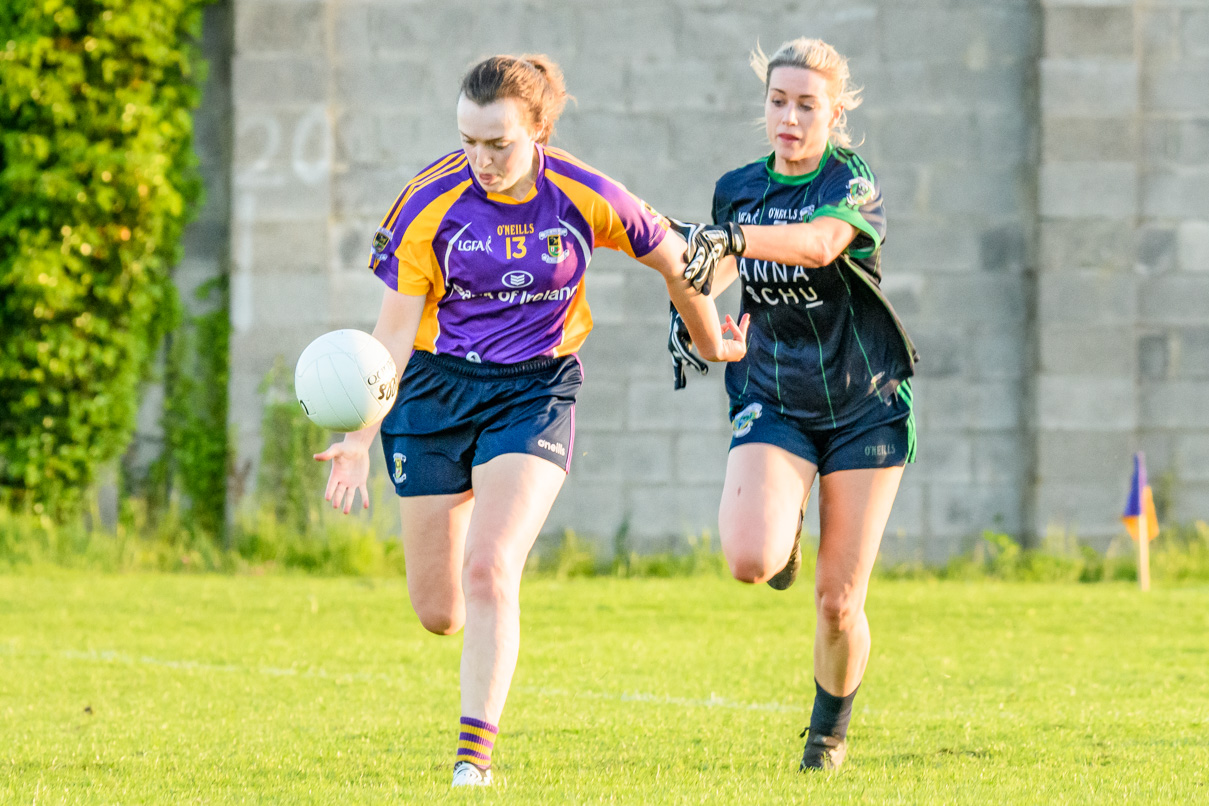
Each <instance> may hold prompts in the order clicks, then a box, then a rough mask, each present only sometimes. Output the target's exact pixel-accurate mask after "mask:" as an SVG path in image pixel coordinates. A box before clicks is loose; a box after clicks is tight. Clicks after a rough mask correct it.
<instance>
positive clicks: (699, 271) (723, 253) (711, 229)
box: [675, 221, 747, 294]
mask: <svg viewBox="0 0 1209 806" xmlns="http://www.w3.org/2000/svg"><path fill="white" fill-rule="evenodd" d="M675 223H676V224H677V225H678V226H677V230H678V231H679V232H680V233H681V234H682V235H684V240H686V241H688V250H687V251H686V252H685V254H684V259H685V261H686V262H687V263H688V265H687V266H686V267H685V269H684V279H686V280H688V281H689V282H690V283H692V285H693V287H694V288H696V289H697V290H698V291H700V292H701V293H702V294H708V293H709V290H710V288H711V287H712V286H713V284H714V269H716V268H717V267H718V261H720V260H721V259H722V258H724V257H727V256H728V255H741V254H743V252H744V251H745V250H746V249H747V239H746V238H744V237H743V230H742V229H740V228H739V225H738V224H736V223H735V222H733V221H727V222H726V223H725V224H684V223H682V222H675ZM683 227H687V228H688V232H687V234H686V233H685V231H684V229H682V228H683Z"/></svg>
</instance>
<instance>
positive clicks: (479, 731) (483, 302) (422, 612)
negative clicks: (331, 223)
mask: <svg viewBox="0 0 1209 806" xmlns="http://www.w3.org/2000/svg"><path fill="white" fill-rule="evenodd" d="M566 98H567V93H566V90H565V88H564V85H563V79H562V74H561V72H560V71H559V69H558V67H557V65H555V64H554V63H553V62H552V61H550V60H549V59H548V58H546V57H545V56H521V57H519V58H515V57H511V56H494V57H492V58H489V59H486V60H485V61H483V62H481V63H479V64H477V65H475V66H474V67H473V68H471V70H470V71H469V72H468V73H467V74H466V76H465V77H464V78H463V80H462V86H461V93H460V96H459V98H458V104H457V125H458V129H459V131H460V132H461V139H462V149H461V150H460V151H455V152H453V153H451V154H447V155H446V156H444V157H441V158H440V159H439V160H437V161H436V162H434V163H432V165H430V166H429V167H428V168H426V169H424V170H423V171H422V172H420V174H419V175H418V176H416V178H415V179H413V180H412V181H411V182H410V183H409V184H408V185H407V186H406V187H405V188H404V189H403V192H402V193H401V194H400V195H399V197H398V199H397V200H396V201H395V203H394V205H393V207H392V208H391V210H390V212H389V213H388V214H387V215H386V218H385V219H383V221H382V225H381V227H380V228H379V229H378V231H377V233H376V234H375V236H374V243H373V255H372V257H371V259H370V266H371V268H372V269H373V271H374V273H375V274H376V275H377V276H378V277H379V278H381V279H382V281H383V282H384V283H385V284H386V291H385V294H384V296H383V300H382V308H381V311H380V313H379V315H378V323H377V326H376V327H375V328H374V335H375V336H376V337H377V338H378V339H379V340H380V341H382V342H383V343H384V344H385V345H386V346H387V347H388V348H389V349H390V352H391V354H392V355H393V356H394V358H395V362H396V364H397V366H398V367H399V370H400V376H401V378H400V380H399V396H398V400H397V401H396V403H395V406H394V408H393V409H392V410H391V412H390V413H389V414H388V415H387V416H386V418H385V420H384V421H383V422H382V423H381V431H382V447H383V450H384V451H385V455H386V463H387V468H388V470H389V473H390V475H391V479H392V480H393V481H394V484H395V490H396V492H397V493H398V495H399V497H400V507H401V513H402V521H403V524H404V528H403V544H404V553H405V556H406V561H407V588H408V592H409V593H410V596H411V603H412V607H413V608H414V609H415V611H416V614H417V615H418V616H419V618H420V621H421V623H422V624H423V625H424V627H425V628H426V629H428V630H430V631H431V632H434V633H438V634H442V635H448V634H451V633H455V632H457V631H458V630H459V629H462V628H463V627H464V628H465V636H464V644H463V649H462V664H461V698H462V718H461V728H460V735H459V742H458V750H457V757H456V759H455V765H454V773H453V784H454V786H462V785H489V784H490V783H491V751H492V746H493V744H494V740H495V737H496V734H497V731H498V728H497V726H498V724H499V720H500V714H501V713H502V712H503V709H504V700H505V698H506V697H507V694H508V687H509V684H510V683H511V680H512V674H513V671H514V669H515V668H516V660H517V651H518V648H519V645H520V611H519V605H518V596H519V589H520V579H521V570H522V569H523V568H524V565H525V559H526V557H527V556H528V554H529V551H530V549H531V548H532V546H533V543H534V540H535V539H536V538H537V534H538V531H539V530H540V529H541V526H542V524H543V523H544V521H545V519H546V516H547V514H548V513H549V511H550V507H551V505H552V504H553V502H554V498H555V496H556V495H557V494H558V491H559V488H560V487H561V486H562V483H563V480H564V478H565V477H566V473H567V470H568V468H569V466H570V463H571V457H572V449H573V442H574V437H575V395H576V392H577V391H578V389H579V386H580V382H581V379H582V375H581V367H580V363H579V359H578V358H577V357H576V352H577V351H578V350H579V348H580V345H582V344H583V342H584V339H585V337H586V336H587V335H588V331H589V330H591V328H592V317H591V314H590V312H589V310H588V305H587V301H586V299H585V296H584V295H585V288H584V270H585V269H586V268H587V266H588V262H589V261H590V260H591V258H592V253H593V251H594V250H595V249H597V248H599V247H602V246H603V247H607V248H609V249H615V250H618V251H621V252H624V253H625V254H627V255H630V256H631V257H633V258H635V259H637V260H638V261H640V262H641V263H644V264H645V265H647V266H650V267H651V268H653V269H655V270H656V271H658V272H659V273H660V274H662V275H663V277H664V279H665V281H666V285H667V289H668V293H669V295H670V296H671V298H672V299H673V300H674V301H675V303H676V305H677V306H678V307H679V309H680V311H682V312H683V313H684V314H685V319H686V320H687V324H688V327H689V329H690V330H691V331H692V337H693V338H694V339H700V340H701V341H700V342H699V344H701V345H703V346H704V348H705V350H704V352H705V353H707V357H710V358H712V359H714V360H721V361H733V360H736V359H738V358H741V357H742V356H743V353H744V349H745V348H744V337H745V328H746V323H745V322H741V323H740V324H735V323H734V322H733V321H732V320H730V319H729V318H728V319H727V320H726V322H725V323H724V324H723V325H720V324H719V322H718V314H717V310H716V309H715V307H714V304H713V302H712V300H711V299H710V298H709V297H708V296H704V295H702V294H698V293H696V292H695V291H694V290H693V289H692V288H691V286H690V285H689V284H688V283H687V282H686V281H685V279H684V268H685V263H684V254H685V247H686V244H685V242H684V240H683V239H682V238H681V237H680V236H679V235H678V234H676V233H674V232H669V231H668V224H667V220H666V219H664V218H663V217H662V216H660V215H659V214H657V213H656V212H655V211H654V210H652V209H651V208H650V207H648V206H647V205H645V204H644V203H643V202H642V201H640V200H639V199H637V198H636V197H634V196H633V195H631V194H630V193H629V192H628V191H626V189H625V188H624V187H622V186H621V185H619V184H618V183H616V182H614V181H613V180H611V179H609V178H608V177H606V176H604V175H603V174H600V173H598V172H597V171H595V170H593V169H592V168H590V167H588V166H587V165H585V164H584V163H582V162H580V161H579V160H577V159H575V158H574V157H572V156H571V155H570V154H568V153H566V152H564V151H561V150H559V149H556V148H552V147H549V146H548V145H547V143H548V142H549V139H550V135H551V133H552V132H553V130H554V123H555V121H556V120H557V118H558V116H559V113H560V112H561V111H562V108H563V105H564V104H565V102H566ZM727 332H729V333H731V334H732V335H733V336H734V337H735V338H733V339H725V338H724V334H726V333H727ZM377 430H378V427H377V426H374V427H370V428H366V429H364V430H361V431H358V432H354V433H351V434H348V435H347V436H346V437H345V439H344V441H343V442H340V443H338V444H335V445H332V446H331V447H330V448H329V449H328V450H326V451H324V452H323V453H320V454H317V455H316V457H315V458H316V459H318V460H321V461H327V460H331V461H332V471H331V476H330V479H329V481H328V485H327V491H326V494H325V495H326V498H327V499H328V500H330V501H331V503H332V506H333V507H336V508H343V510H344V511H345V512H346V513H347V512H348V511H349V510H350V509H351V507H352V505H353V498H354V495H355V493H356V492H357V491H360V493H361V499H362V502H363V505H367V504H365V503H364V502H365V497H366V480H367V476H368V472H369V455H368V448H369V445H370V443H371V441H372V440H373V437H374V434H375V432H376V431H377Z"/></svg>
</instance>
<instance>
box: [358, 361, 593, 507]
mask: <svg viewBox="0 0 1209 806" xmlns="http://www.w3.org/2000/svg"><path fill="white" fill-rule="evenodd" d="M582 383H583V371H582V367H581V366H580V363H579V359H578V358H576V357H575V356H573V355H570V356H564V357H562V358H537V359H534V360H533V361H526V362H524V363H521V364H491V363H482V364H475V363H472V362H470V361H466V360H465V359H462V358H455V357H453V356H444V355H434V354H432V353H428V352H424V351H422V350H416V351H415V352H414V353H412V356H411V359H410V360H409V361H408V362H407V369H406V371H405V372H404V373H403V378H402V380H401V381H400V382H399V397H398V399H397V400H396V401H395V405H394V408H392V409H391V410H390V413H389V414H387V415H386V419H384V420H383V421H382V450H383V452H384V453H385V454H386V467H387V471H388V472H389V474H390V479H391V481H392V482H394V485H395V492H396V493H398V494H399V495H400V496H412V495H449V494H453V493H462V492H466V491H467V490H469V489H470V487H471V484H470V469H471V468H472V467H474V466H475V465H481V464H483V463H484V462H488V461H490V460H492V459H494V458H495V457H497V456H501V455H503V454H505V453H527V454H531V455H533V456H540V457H541V458H543V459H548V460H549V461H551V462H553V463H554V464H556V465H558V466H559V467H561V468H562V469H563V470H570V467H571V449H572V445H573V443H574V440H575V395H576V393H577V392H578V391H579V387H580V384H582Z"/></svg>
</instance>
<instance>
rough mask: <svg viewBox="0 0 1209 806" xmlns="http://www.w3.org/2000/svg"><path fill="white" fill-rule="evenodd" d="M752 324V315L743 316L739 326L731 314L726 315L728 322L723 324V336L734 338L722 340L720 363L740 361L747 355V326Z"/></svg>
mask: <svg viewBox="0 0 1209 806" xmlns="http://www.w3.org/2000/svg"><path fill="white" fill-rule="evenodd" d="M749 324H751V314H749V313H745V314H743V318H741V319H740V320H739V322H738V324H736V323H735V320H734V319H732V318H731V316H730V314H727V315H726V321H725V322H723V323H722V335H723V336H725V335H726V334H727V333H729V334H730V335H731V337H732V338H729V339H723V340H722V355H720V356H718V360H719V361H739V360H741V359H742V358H743V356H745V355H747V326H748V325H749Z"/></svg>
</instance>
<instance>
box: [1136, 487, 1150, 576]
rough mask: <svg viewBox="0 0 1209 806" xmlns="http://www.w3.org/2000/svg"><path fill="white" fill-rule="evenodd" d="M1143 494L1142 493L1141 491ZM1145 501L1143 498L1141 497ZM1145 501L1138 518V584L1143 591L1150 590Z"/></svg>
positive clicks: (1147, 526) (1148, 525)
mask: <svg viewBox="0 0 1209 806" xmlns="http://www.w3.org/2000/svg"><path fill="white" fill-rule="evenodd" d="M1143 495H1144V493H1143ZM1142 500H1143V502H1145V500H1146V499H1145V498H1143V499H1142ZM1148 520H1149V518H1148V517H1147V513H1146V506H1145V503H1143V505H1142V517H1140V518H1138V585H1139V586H1140V587H1141V588H1142V590H1143V591H1148V590H1150V534H1149V531H1150V524H1149V523H1148V522H1147V521H1148Z"/></svg>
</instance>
